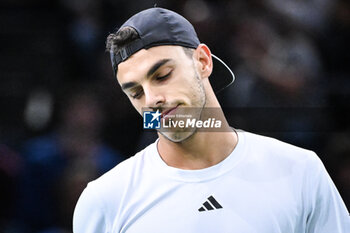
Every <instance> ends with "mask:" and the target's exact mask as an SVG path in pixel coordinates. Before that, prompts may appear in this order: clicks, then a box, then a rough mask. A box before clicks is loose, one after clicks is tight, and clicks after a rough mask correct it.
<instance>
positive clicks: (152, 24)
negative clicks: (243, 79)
mask: <svg viewBox="0 0 350 233" xmlns="http://www.w3.org/2000/svg"><path fill="white" fill-rule="evenodd" d="M124 27H132V28H134V29H135V30H136V31H137V33H138V34H139V37H140V38H138V39H136V40H134V41H132V42H130V43H128V44H127V45H126V46H125V47H123V48H121V49H120V50H119V51H118V53H114V52H113V51H112V50H111V51H110V57H111V62H112V68H113V71H114V76H115V75H116V73H117V70H118V65H119V64H120V63H121V62H123V61H125V60H127V59H128V58H129V57H130V56H131V55H133V54H134V53H136V52H137V51H139V50H141V49H148V48H151V47H154V46H160V45H179V46H183V47H187V48H193V49H196V48H197V47H198V45H199V44H200V42H199V39H198V36H197V33H196V31H195V30H194V28H193V26H192V24H191V23H190V22H189V21H188V20H187V19H185V18H184V17H182V16H181V15H179V14H177V13H175V12H173V11H170V10H167V9H164V8H159V7H154V8H150V9H147V10H144V11H141V12H139V13H137V14H135V15H134V16H132V17H131V18H130V19H128V20H127V21H126V22H125V23H124V24H123V25H122V26H121V27H120V29H122V28H124ZM120 29H119V30H120ZM119 30H118V31H119ZM212 56H213V57H214V58H215V59H216V60H217V61H218V62H219V63H218V65H219V66H223V67H224V70H225V73H226V74H224V75H223V76H224V77H221V75H215V70H216V69H214V71H213V74H212V75H211V77H210V82H211V85H212V87H213V89H214V91H215V92H216V93H217V92H219V91H221V90H222V89H224V88H225V87H227V86H229V85H230V84H232V83H233V81H234V79H235V76H234V74H233V72H232V71H231V70H230V68H229V67H228V66H227V65H226V64H225V63H224V62H223V61H222V60H220V59H219V58H218V57H216V56H215V55H213V54H212ZM215 67H216V64H215V63H214V68H215Z"/></svg>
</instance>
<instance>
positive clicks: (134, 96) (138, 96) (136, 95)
mask: <svg viewBox="0 0 350 233" xmlns="http://www.w3.org/2000/svg"><path fill="white" fill-rule="evenodd" d="M142 95H143V91H142V90H140V91H138V92H136V93H134V94H132V95H130V96H131V98H133V99H140V98H141V97H142Z"/></svg>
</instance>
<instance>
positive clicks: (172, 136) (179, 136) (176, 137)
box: [159, 129, 196, 143]
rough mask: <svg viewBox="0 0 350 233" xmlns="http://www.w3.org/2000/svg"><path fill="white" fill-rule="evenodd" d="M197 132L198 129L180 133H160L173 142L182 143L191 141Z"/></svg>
mask: <svg viewBox="0 0 350 233" xmlns="http://www.w3.org/2000/svg"><path fill="white" fill-rule="evenodd" d="M195 132H196V129H193V131H192V130H191V131H180V132H171V131H167V132H162V131H159V133H160V134H161V135H163V136H164V137H165V138H166V139H168V140H169V141H171V142H175V143H181V142H184V141H186V140H187V139H189V138H190V137H191V136H192V135H193V134H194V133H195Z"/></svg>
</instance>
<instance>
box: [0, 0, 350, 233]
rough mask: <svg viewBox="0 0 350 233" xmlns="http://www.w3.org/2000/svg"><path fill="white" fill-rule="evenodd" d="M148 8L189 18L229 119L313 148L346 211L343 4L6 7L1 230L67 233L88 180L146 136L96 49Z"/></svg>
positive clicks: (0, 96)
mask: <svg viewBox="0 0 350 233" xmlns="http://www.w3.org/2000/svg"><path fill="white" fill-rule="evenodd" d="M155 4H157V6H160V7H165V8H169V9H172V10H174V11H177V12H179V13H180V14H182V15H184V16H185V17H186V18H187V19H189V20H190V21H191V22H192V23H193V25H194V27H195V28H196V30H197V34H198V36H199V38H200V40H201V41H202V42H203V43H206V44H207V45H208V46H209V48H210V49H211V51H212V52H213V53H214V54H215V55H217V56H219V57H221V58H222V59H223V60H224V61H226V62H227V64H228V65H229V66H230V67H231V68H232V70H233V71H234V73H235V75H236V82H235V83H234V84H233V85H232V86H231V87H229V88H227V89H226V90H224V91H223V92H221V93H220V94H219V95H218V98H219V100H220V102H221V103H222V106H223V107H224V109H225V113H226V115H227V118H228V120H229V122H230V124H231V125H232V126H233V127H235V128H238V129H243V130H247V131H251V132H254V133H259V134H263V135H267V136H273V137H276V138H278V139H280V140H283V141H286V142H289V143H292V144H295V145H297V146H302V147H304V148H307V149H311V150H314V151H315V152H316V153H317V154H318V155H319V156H320V158H321V159H322V161H323V162H324V164H325V167H326V168H327V170H328V172H329V173H330V175H331V177H332V179H333V180H334V182H335V184H336V186H337V188H338V190H339V192H340V193H341V195H342V197H343V199H344V201H345V203H346V205H347V206H348V207H349V206H350V130H349V120H348V119H349V117H350V116H349V111H347V110H348V109H349V107H350V106H349V105H350V104H349V103H350V79H349V60H350V59H349V50H348V44H349V41H350V38H349V23H350V7H349V3H348V1H345V0H312V1H311V0H308V1H298V0H287V1H279V0H265V1H257V0H256V1H254V0H236V1H229V0H220V1H214V0H180V1H175V0H167V1H166V0H162V1H149V0H142V1H141V0H137V1H126V0H119V1H116V0H100V1H97V0H52V1H43V0H11V1H10V0H5V1H2V2H1V3H0V25H1V30H0V43H1V46H0V106H1V112H0V178H1V179H0V184H1V195H0V200H1V203H0V204H1V205H0V232H6V233H8V232H45V233H58V232H71V220H72V213H73V209H74V205H75V203H76V201H77V198H78V197H79V195H80V193H81V191H82V189H83V188H84V187H85V185H86V183H87V182H88V181H90V180H92V179H95V178H96V177H98V176H99V175H101V174H102V173H104V172H105V171H107V170H109V169H110V168H112V167H113V166H115V165H116V164H117V163H118V162H120V161H122V160H123V159H125V158H128V157H130V156H132V155H133V154H134V153H135V152H137V151H138V150H139V149H140V148H143V147H144V146H145V145H147V144H148V143H149V142H150V141H152V140H153V139H154V134H152V133H145V132H143V130H142V126H141V125H142V119H141V117H140V116H139V115H138V114H137V112H136V111H135V110H133V108H132V106H131V105H130V104H129V102H128V100H127V98H126V97H125V96H124V95H123V93H122V92H121V90H120V88H119V86H118V83H117V81H116V80H115V78H114V77H113V75H112V69H111V66H110V61H109V54H108V53H106V52H105V48H104V47H105V39H106V37H107V35H108V33H109V32H112V31H113V30H114V29H115V27H116V26H118V25H121V24H122V23H123V21H125V20H126V19H127V18H129V17H130V16H131V15H133V14H135V13H136V12H138V11H139V10H142V9H146V8H149V7H153V6H154V5H155ZM214 69H215V67H214Z"/></svg>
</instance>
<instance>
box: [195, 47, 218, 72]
mask: <svg viewBox="0 0 350 233" xmlns="http://www.w3.org/2000/svg"><path fill="white" fill-rule="evenodd" d="M193 56H194V59H195V61H196V63H197V69H198V73H199V74H200V76H201V77H202V78H208V77H209V76H210V75H211V72H212V71H213V60H212V57H211V52H210V49H209V48H208V46H206V45H205V44H200V45H198V47H197V49H196V50H195V51H194V54H193Z"/></svg>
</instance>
